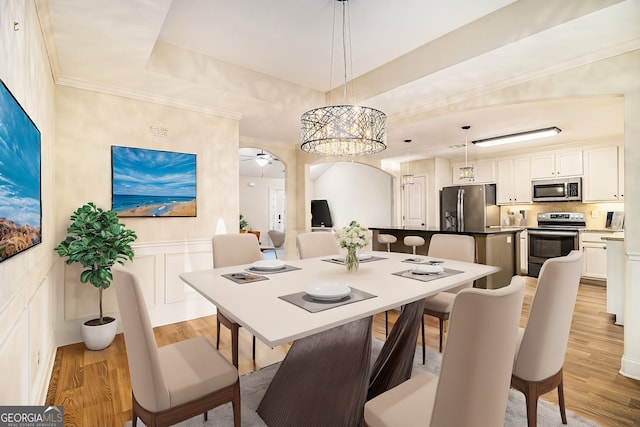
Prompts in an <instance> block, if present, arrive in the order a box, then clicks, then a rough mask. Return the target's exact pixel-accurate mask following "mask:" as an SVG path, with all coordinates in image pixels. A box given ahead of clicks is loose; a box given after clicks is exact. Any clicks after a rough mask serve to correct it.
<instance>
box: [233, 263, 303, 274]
mask: <svg viewBox="0 0 640 427" xmlns="http://www.w3.org/2000/svg"><path fill="white" fill-rule="evenodd" d="M300 269H301V268H300V267H294V266H293V265H288V264H285V265H283V266H282V268H274V269H273V270H261V269H259V268H255V267H249V268H247V269H246V271H249V272H251V273H256V274H276V273H285V272H287V271H294V270H300Z"/></svg>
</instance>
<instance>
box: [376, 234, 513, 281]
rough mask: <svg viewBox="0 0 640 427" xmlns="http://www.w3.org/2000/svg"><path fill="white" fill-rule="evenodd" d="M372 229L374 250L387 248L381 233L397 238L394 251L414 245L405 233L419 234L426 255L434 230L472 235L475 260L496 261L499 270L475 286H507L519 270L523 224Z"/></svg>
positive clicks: (419, 251)
mask: <svg viewBox="0 0 640 427" xmlns="http://www.w3.org/2000/svg"><path fill="white" fill-rule="evenodd" d="M369 229H370V230H371V231H372V232H373V239H372V245H373V250H374V251H386V250H387V247H386V245H383V244H380V243H378V234H391V235H392V236H395V237H396V238H397V239H398V241H397V242H396V243H393V244H392V245H391V251H392V252H403V253H408V254H410V253H412V248H411V246H405V244H404V243H403V239H404V237H405V236H420V237H422V238H424V240H425V242H426V243H425V244H424V246H419V247H417V248H416V254H418V255H425V256H426V255H427V254H428V251H429V241H430V240H431V236H433V235H434V234H440V233H443V234H464V235H468V236H473V238H474V239H475V242H476V260H477V262H478V263H480V264H485V265H493V266H496V267H499V268H500V271H498V272H496V273H493V274H491V275H489V276H488V277H483V278H481V279H478V280H476V281H475V283H474V287H476V288H484V289H497V288H501V287H503V286H506V285H508V284H509V282H510V281H511V277H513V276H514V275H515V271H516V246H517V243H518V239H517V233H519V232H521V231H522V230H523V229H524V228H523V227H488V228H485V229H483V230H478V231H462V232H458V231H443V230H441V229H440V228H439V227H416V228H406V227H393V226H391V227H369Z"/></svg>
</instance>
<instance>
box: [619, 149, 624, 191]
mask: <svg viewBox="0 0 640 427" xmlns="http://www.w3.org/2000/svg"><path fill="white" fill-rule="evenodd" d="M618 194H619V195H620V197H618V199H619V200H620V201H621V202H624V145H623V146H620V147H618Z"/></svg>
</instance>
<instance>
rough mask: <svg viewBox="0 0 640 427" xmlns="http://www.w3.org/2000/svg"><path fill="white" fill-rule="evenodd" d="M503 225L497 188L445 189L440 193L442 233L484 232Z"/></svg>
mask: <svg viewBox="0 0 640 427" xmlns="http://www.w3.org/2000/svg"><path fill="white" fill-rule="evenodd" d="M497 225H500V208H499V207H498V205H496V185H495V184H470V185H456V186H452V187H444V188H443V189H442V190H441V191H440V229H441V230H442V231H466V232H473V231H484V229H485V228H486V227H490V226H497Z"/></svg>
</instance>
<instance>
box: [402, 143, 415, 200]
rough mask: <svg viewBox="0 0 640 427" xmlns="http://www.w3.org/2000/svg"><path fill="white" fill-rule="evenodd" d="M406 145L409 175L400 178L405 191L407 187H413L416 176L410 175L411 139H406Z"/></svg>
mask: <svg viewBox="0 0 640 427" xmlns="http://www.w3.org/2000/svg"><path fill="white" fill-rule="evenodd" d="M404 143H405V144H406V147H407V150H406V151H407V173H405V174H404V175H402V176H401V177H400V182H401V183H402V188H403V189H404V186H405V185H413V184H415V181H414V175H413V174H412V173H409V160H408V159H409V144H410V143H411V140H410V139H405V140H404Z"/></svg>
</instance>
